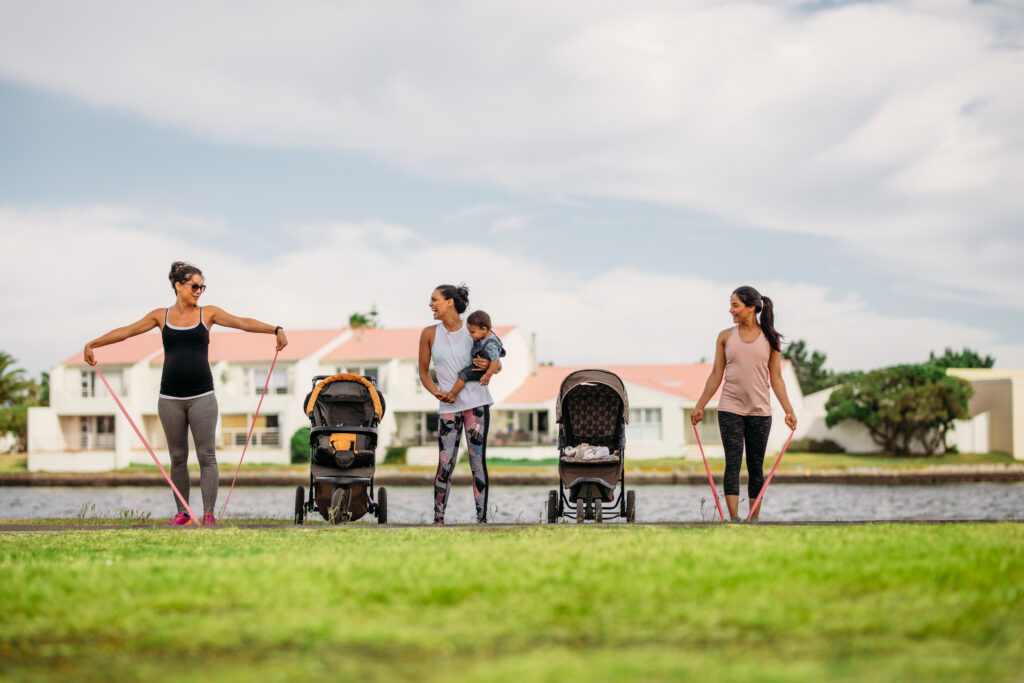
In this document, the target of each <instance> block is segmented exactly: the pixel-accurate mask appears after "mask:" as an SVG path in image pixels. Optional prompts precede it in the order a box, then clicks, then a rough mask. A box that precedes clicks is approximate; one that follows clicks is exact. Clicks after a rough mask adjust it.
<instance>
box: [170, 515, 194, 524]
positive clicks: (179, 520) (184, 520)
mask: <svg viewBox="0 0 1024 683" xmlns="http://www.w3.org/2000/svg"><path fill="white" fill-rule="evenodd" d="M191 523H192V518H191V517H189V516H188V515H187V514H185V513H184V512H179V513H178V514H176V515H174V516H173V517H171V521H169V522H167V526H185V525H188V524H191Z"/></svg>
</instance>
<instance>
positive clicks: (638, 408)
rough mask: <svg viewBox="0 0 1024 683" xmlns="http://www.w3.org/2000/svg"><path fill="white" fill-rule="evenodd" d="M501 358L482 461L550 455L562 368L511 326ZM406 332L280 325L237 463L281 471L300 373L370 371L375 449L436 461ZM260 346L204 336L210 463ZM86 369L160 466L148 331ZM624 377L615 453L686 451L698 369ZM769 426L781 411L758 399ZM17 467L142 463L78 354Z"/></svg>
mask: <svg viewBox="0 0 1024 683" xmlns="http://www.w3.org/2000/svg"><path fill="white" fill-rule="evenodd" d="M495 332H496V333H497V334H498V336H500V337H501V339H502V342H503V343H504V345H505V348H506V350H507V351H508V355H507V356H506V357H505V358H504V359H503V360H502V372H501V373H499V374H497V375H495V377H494V378H493V380H492V382H491V393H492V395H493V396H494V399H495V405H494V406H493V407H492V412H491V425H490V435H489V437H490V438H489V440H488V443H489V446H488V455H489V456H490V457H492V458H495V457H499V458H500V457H507V458H515V459H539V458H550V457H554V455H555V452H554V445H553V444H554V443H555V440H556V437H557V433H558V430H557V425H556V424H555V422H554V415H555V411H554V408H555V398H556V396H557V394H558V388H559V385H560V384H561V382H562V380H563V379H564V378H565V376H566V375H568V374H569V373H570V372H572V371H573V370H575V369H578V368H574V367H551V366H540V367H537V366H535V362H534V356H533V350H532V346H531V344H530V343H529V342H528V340H527V337H526V335H525V334H524V333H523V331H522V330H521V329H520V328H518V327H514V326H512V327H498V328H496V329H495ZM419 337H420V329H419V328H415V329H393V330H389V329H356V330H352V329H347V328H346V329H330V330H289V331H288V339H289V344H288V346H287V347H286V348H285V349H284V350H283V351H282V352H281V353H280V355H279V356H278V359H277V363H276V365H275V367H274V371H273V374H272V375H271V376H270V379H269V385H268V391H267V396H266V398H265V399H264V401H263V405H262V407H261V409H260V415H259V418H258V420H257V422H256V425H255V428H254V430H253V435H252V441H251V442H250V444H249V449H248V451H247V452H246V456H245V459H246V462H248V463H287V462H288V461H289V440H290V438H291V435H292V434H294V433H295V431H296V430H298V429H299V428H300V427H304V426H308V424H309V422H308V420H307V418H306V416H305V413H304V412H303V402H304V401H303V399H304V397H305V396H306V395H307V394H308V393H309V391H310V390H311V389H312V380H313V377H315V376H317V375H331V374H334V373H337V372H339V371H346V372H355V373H358V374H361V375H366V376H369V377H372V378H373V379H374V380H375V381H376V382H377V386H378V387H379V388H380V390H381V392H382V393H383V394H384V397H385V402H386V406H387V411H386V414H385V417H384V420H383V422H382V424H381V428H380V446H381V448H382V449H386V448H388V447H404V448H405V449H406V453H407V456H406V457H407V459H408V461H409V462H411V463H423V464H432V463H436V462H437V446H436V443H437V401H436V399H434V397H433V396H431V395H430V394H428V393H427V392H426V391H425V390H424V389H423V387H422V386H421V385H420V381H419V370H418V366H417V355H418V343H419ZM273 356H274V347H273V339H272V338H271V337H269V336H267V335H255V334H244V333H239V332H233V331H228V332H220V331H218V332H214V333H212V334H211V343H210V365H211V369H212V370H213V377H214V385H215V390H216V392H217V400H218V404H219V407H220V423H219V425H218V451H217V457H218V460H219V461H220V462H222V463H236V462H238V458H239V457H240V456H241V454H242V447H243V445H244V444H245V439H246V435H247V433H248V430H249V426H250V424H251V421H252V416H253V413H254V412H255V410H256V406H257V404H258V402H259V397H260V393H261V392H262V390H263V386H264V383H266V382H267V374H268V372H269V371H270V365H271V359H272V358H273ZM96 358H97V361H98V363H99V368H100V371H101V372H102V373H103V375H104V376H105V377H106V378H107V381H108V382H110V384H111V388H112V389H113V390H114V391H115V392H116V393H117V394H118V396H119V397H120V399H121V401H122V402H123V403H124V405H125V408H126V409H127V410H128V412H129V414H130V415H131V416H132V419H133V420H135V421H136V423H137V425H138V427H139V429H140V430H141V432H142V434H143V436H144V437H145V438H146V440H147V441H148V442H149V443H150V444H151V446H152V447H153V449H154V451H155V452H156V455H157V457H158V458H160V460H161V461H162V462H164V463H166V462H168V461H169V458H168V454H167V446H166V443H165V440H164V435H163V429H162V428H161V426H160V420H159V418H158V417H157V413H156V406H157V393H158V390H159V385H160V374H161V371H162V369H163V353H162V347H161V341H160V335H159V334H158V333H156V332H152V333H149V334H145V335H140V336H138V337H133V338H132V339H129V340H126V341H124V342H121V343H119V344H115V345H112V346H107V347H102V348H100V349H97V350H96ZM602 367H604V368H605V369H608V370H611V371H612V372H615V373H616V374H618V375H619V376H620V377H621V378H622V379H623V381H624V382H625V385H626V389H627V391H628V393H629V399H630V421H629V427H628V431H627V449H628V450H627V455H628V457H629V458H630V459H634V458H637V459H643V458H658V457H679V456H681V455H683V456H688V457H699V454H698V451H697V445H696V438H695V436H694V433H693V430H692V428H691V427H690V426H689V419H690V411H691V410H692V409H693V406H694V404H695V403H696V400H697V398H698V397H699V396H700V393H701V392H702V391H703V388H704V383H705V381H706V380H707V376H708V374H709V373H710V371H711V365H710V364H692V365H625V366H602ZM783 378H784V380H785V382H786V387H787V391H788V393H789V396H790V398H791V400H792V402H793V405H794V407H795V408H796V410H797V414H798V417H799V416H800V414H801V412H802V405H803V401H802V396H801V394H800V389H799V386H798V384H797V381H796V377H795V375H794V373H793V370H792V368H791V366H790V365H789V363H783ZM717 400H718V397H717V396H715V398H714V399H713V400H712V401H711V403H710V404H709V405H708V409H707V410H705V420H704V422H703V423H702V425H701V428H700V429H701V440H702V441H703V443H704V444H705V451H706V453H707V455H708V456H709V457H721V455H722V450H721V440H720V438H719V436H718V428H717V421H716V419H715V408H716V406H717ZM772 406H773V413H774V416H775V420H776V421H775V424H776V425H783V422H782V419H783V415H782V411H781V408H780V407H779V406H778V404H777V403H776V401H775V399H774V396H773V398H772ZM786 436H788V434H787V430H786V429H785V427H784V425H783V426H782V427H776V428H775V429H773V431H772V437H771V440H770V441H769V449H772V450H778V449H779V448H781V446H782V443H783V441H784V440H785V438H786ZM28 455H29V463H28V466H29V469H30V470H32V471H39V470H51V471H54V470H56V471H103V470H111V469H117V468H121V467H126V466H128V465H131V464H136V463H140V464H142V463H151V462H152V459H151V457H150V456H149V454H148V453H147V452H146V450H145V447H144V446H143V444H142V442H141V441H140V440H139V438H138V437H137V436H136V435H135V433H134V430H133V429H132V427H131V425H130V424H129V423H128V421H127V420H126V419H125V418H124V416H123V415H122V414H121V412H120V411H119V410H118V409H117V406H116V405H115V404H114V401H113V399H112V398H111V397H110V395H109V393H108V392H107V390H106V388H105V387H104V386H103V384H102V382H101V380H100V378H99V377H98V376H97V374H96V371H95V370H94V369H93V368H91V367H90V366H88V365H87V364H86V363H85V362H84V359H83V357H82V354H81V353H79V354H76V355H75V356H72V357H71V358H69V359H67V360H66V361H64V362H63V363H61V364H60V365H58V366H57V367H55V368H54V369H53V371H52V372H51V375H50V406H48V407H41V408H32V409H30V411H29V454H28Z"/></svg>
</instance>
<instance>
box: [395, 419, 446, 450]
mask: <svg viewBox="0 0 1024 683" xmlns="http://www.w3.org/2000/svg"><path fill="white" fill-rule="evenodd" d="M395 423H396V427H397V429H398V431H397V433H396V434H395V437H396V438H395V441H396V443H395V445H398V446H426V445H429V444H435V443H437V413H435V412H429V413H395Z"/></svg>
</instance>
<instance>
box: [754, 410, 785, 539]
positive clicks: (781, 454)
mask: <svg viewBox="0 0 1024 683" xmlns="http://www.w3.org/2000/svg"><path fill="white" fill-rule="evenodd" d="M794 434H796V430H795V429H794V430H793V431H791V432H790V433H789V438H788V439H786V445H784V446H783V447H782V451H781V452H780V453H779V457H778V458H776V459H775V464H774V465H772V471H771V472H769V473H768V478H767V479H765V480H764V486H762V487H761V493H759V494H757V499H756V500H755V501H754V504H753V505H751V506H750V512H748V513H747V521H748V522H749V521H750V518H751V517H753V516H754V511H755V510H756V511H758V512H760V510H758V506H759V505H760V504H761V498H763V497H764V492H765V491H767V490H768V484H770V483H772V477H774V476H775V468H776V467H778V466H779V463H780V462H782V456H783V455H785V454H786V449H787V448H789V442H790V441H792V440H793V435H794Z"/></svg>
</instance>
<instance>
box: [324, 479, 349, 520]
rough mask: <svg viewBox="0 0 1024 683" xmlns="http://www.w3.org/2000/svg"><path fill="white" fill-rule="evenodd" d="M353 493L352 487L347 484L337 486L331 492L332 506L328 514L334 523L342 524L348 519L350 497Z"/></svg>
mask: <svg viewBox="0 0 1024 683" xmlns="http://www.w3.org/2000/svg"><path fill="white" fill-rule="evenodd" d="M351 495H352V489H350V488H348V487H347V486H338V487H335V489H334V493H332V494H331V507H330V509H329V510H328V516H329V517H330V522H331V523H332V524H341V523H343V522H347V521H348V517H349V511H348V499H349V496H351Z"/></svg>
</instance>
